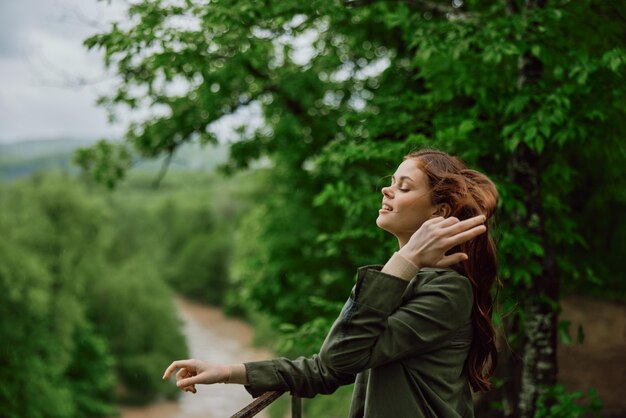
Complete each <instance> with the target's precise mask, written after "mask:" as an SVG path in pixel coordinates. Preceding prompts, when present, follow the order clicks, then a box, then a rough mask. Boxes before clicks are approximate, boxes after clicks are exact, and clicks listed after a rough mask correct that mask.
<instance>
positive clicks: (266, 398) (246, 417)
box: [230, 392, 302, 418]
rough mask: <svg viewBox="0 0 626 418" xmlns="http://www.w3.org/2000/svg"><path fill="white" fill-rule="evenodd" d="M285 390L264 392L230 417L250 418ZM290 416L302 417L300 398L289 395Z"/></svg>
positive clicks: (293, 417)
mask: <svg viewBox="0 0 626 418" xmlns="http://www.w3.org/2000/svg"><path fill="white" fill-rule="evenodd" d="M283 393H285V392H265V393H264V394H263V395H261V396H259V397H258V398H256V399H255V400H254V401H252V402H251V403H250V404H248V405H247V406H246V407H244V408H243V409H241V410H240V411H239V412H237V413H236V414H235V415H233V416H231V417H230V418H250V417H253V416H255V415H256V414H258V413H259V412H261V411H262V410H264V409H265V408H267V407H268V406H269V404H271V403H272V402H274V401H275V400H276V399H278V398H280V396H281V395H282V394H283ZM291 417H292V418H302V399H300V398H299V397H297V396H292V397H291Z"/></svg>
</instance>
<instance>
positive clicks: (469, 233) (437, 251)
mask: <svg viewBox="0 0 626 418" xmlns="http://www.w3.org/2000/svg"><path fill="white" fill-rule="evenodd" d="M485 220H486V217H485V216H484V215H478V216H474V217H473V218H469V219H466V220H464V221H459V220H458V219H457V218H455V217H450V218H443V217H437V218H433V219H429V220H428V221H426V222H424V223H423V224H422V226H421V227H420V228H419V229H418V230H417V231H415V233H414V234H413V235H412V236H411V238H410V239H409V241H408V242H407V243H406V244H405V245H404V246H403V247H402V248H401V249H400V250H399V251H398V252H399V253H400V254H401V255H402V256H404V257H406V258H407V259H409V260H410V261H412V262H413V264H415V265H416V266H417V267H418V268H422V267H448V266H451V265H453V264H456V263H460V262H462V261H465V260H467V254H465V253H455V254H450V255H445V254H446V252H447V251H448V250H450V249H451V248H453V247H455V246H457V245H459V244H462V243H463V242H465V241H469V240H470V239H472V238H474V237H476V236H478V235H480V234H482V233H484V232H485V231H486V230H487V228H486V227H485V225H483V223H484V222H485Z"/></svg>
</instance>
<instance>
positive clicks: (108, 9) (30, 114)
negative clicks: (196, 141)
mask: <svg viewBox="0 0 626 418" xmlns="http://www.w3.org/2000/svg"><path fill="white" fill-rule="evenodd" d="M124 11H125V5H124V1H123V0H112V1H111V2H109V1H102V0H101V1H98V0H0V143H8V142H19V141H25V140H33V139H57V138H71V139H90V140H93V139H98V138H109V139H116V138H120V137H121V136H122V135H123V133H124V131H125V127H126V125H127V124H128V122H129V120H131V119H132V118H135V119H136V118H137V115H125V114H120V115H119V116H120V121H119V123H115V124H110V123H109V122H108V119H107V113H106V111H105V109H104V108H103V107H99V106H97V105H96V100H97V98H98V97H99V96H100V95H102V94H104V93H105V92H107V91H111V89H112V87H113V86H114V85H115V74H113V73H112V72H110V71H109V72H107V71H106V70H105V68H104V65H103V53H101V52H100V51H88V50H87V48H85V47H84V46H83V44H82V43H83V41H84V40H85V39H86V38H88V37H89V36H91V35H93V34H95V33H99V32H104V31H106V30H107V28H108V27H109V25H110V23H111V22H112V21H118V20H122V21H123V20H124V18H125V13H124ZM252 111H254V110H253V109H251V110H249V111H248V112H252ZM244 112H245V111H244ZM242 118H245V119H247V120H250V118H251V115H250V114H247V115H235V116H233V117H231V118H227V119H226V120H224V121H222V122H221V123H219V124H218V126H216V127H215V129H214V131H216V133H217V134H218V137H221V138H222V139H225V138H226V137H228V134H229V132H231V131H232V126H233V125H236V124H237V122H238V120H241V119H242Z"/></svg>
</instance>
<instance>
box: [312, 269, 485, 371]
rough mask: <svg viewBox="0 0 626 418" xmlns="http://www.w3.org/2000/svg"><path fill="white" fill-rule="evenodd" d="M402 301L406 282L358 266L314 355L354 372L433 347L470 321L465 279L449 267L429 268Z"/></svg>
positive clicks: (470, 295)
mask: <svg viewBox="0 0 626 418" xmlns="http://www.w3.org/2000/svg"><path fill="white" fill-rule="evenodd" d="M431 274H432V275H433V277H431V278H429V281H428V283H426V284H424V285H421V286H418V287H417V290H416V293H415V294H414V295H413V296H412V298H411V299H410V300H408V301H406V302H405V303H404V304H402V295H403V293H404V291H405V290H406V288H407V286H408V283H409V282H407V281H406V280H402V279H400V278H398V277H395V276H391V275H388V274H386V273H383V272H381V271H379V270H376V269H375V268H371V267H362V268H360V269H359V272H358V279H357V284H356V285H355V287H354V289H353V291H352V295H351V296H350V298H349V299H348V301H347V302H346V304H345V306H344V308H343V309H342V311H341V314H340V316H339V317H338V318H337V320H336V321H335V323H334V324H333V326H332V328H331V330H330V332H329V334H328V336H327V337H326V340H325V341H324V344H323V345H322V349H321V351H320V357H321V359H322V361H323V362H324V364H326V366H327V367H329V368H331V369H333V370H336V371H337V372H343V373H359V372H361V371H363V370H367V369H369V368H372V367H377V366H380V365H383V364H386V363H389V362H392V361H397V360H400V359H402V358H405V357H408V356H411V355H415V354H419V353H420V352H426V351H430V350H433V349H437V348H438V347H440V346H441V345H443V344H445V343H446V342H447V341H448V340H449V338H450V337H452V336H453V335H454V334H455V333H456V332H457V331H458V330H459V329H461V328H462V327H463V326H464V325H466V324H467V323H468V322H469V321H470V315H471V310H472V302H473V292H472V287H471V284H470V283H469V280H468V279H467V278H465V277H463V276H460V275H459V274H458V273H456V272H454V271H452V270H433V271H432V273H431Z"/></svg>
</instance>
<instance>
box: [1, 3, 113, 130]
mask: <svg viewBox="0 0 626 418" xmlns="http://www.w3.org/2000/svg"><path fill="white" fill-rule="evenodd" d="M121 4H122V3H121V2H116V1H113V2H112V4H111V5H109V4H108V3H107V2H106V1H96V0H0V142H14V141H21V140H27V139H47V138H60V137H61V138H67V137H69V138H88V139H91V138H98V137H102V136H107V137H117V136H120V135H121V133H122V132H123V126H122V125H109V124H108V123H107V116H106V112H105V111H104V109H102V108H99V107H97V106H96V105H95V101H96V98H97V97H98V95H99V94H101V93H102V92H104V91H106V89H107V87H109V88H110V86H111V85H112V81H113V75H111V74H107V73H106V72H105V70H104V68H103V65H102V54H101V53H99V52H88V51H87V50H86V48H85V47H83V46H82V41H83V40H84V39H85V38H87V37H88V36H90V35H91V34H93V33H96V32H98V31H99V30H103V29H104V28H106V27H107V22H110V21H111V20H113V19H115V20H117V19H119V18H121V17H123V10H124V9H123V7H122V5H121Z"/></svg>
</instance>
